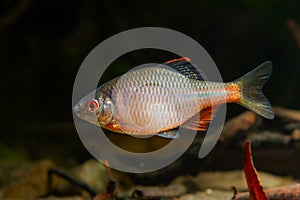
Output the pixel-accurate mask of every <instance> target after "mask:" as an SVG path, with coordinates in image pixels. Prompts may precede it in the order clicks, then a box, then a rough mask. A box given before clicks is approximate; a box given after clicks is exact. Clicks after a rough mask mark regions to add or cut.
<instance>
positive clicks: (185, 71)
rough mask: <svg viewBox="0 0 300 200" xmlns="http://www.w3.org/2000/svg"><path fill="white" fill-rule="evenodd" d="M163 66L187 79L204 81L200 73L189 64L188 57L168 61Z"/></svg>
mask: <svg viewBox="0 0 300 200" xmlns="http://www.w3.org/2000/svg"><path fill="white" fill-rule="evenodd" d="M164 64H165V65H167V66H169V67H171V68H172V69H174V70H176V71H177V72H179V73H181V74H182V75H184V76H186V77H187V78H190V79H197V80H204V78H203V75H202V74H201V71H200V72H199V70H198V69H197V68H196V67H194V66H193V64H192V63H191V59H189V58H188V57H184V58H178V59H174V60H170V61H167V62H165V63H164Z"/></svg>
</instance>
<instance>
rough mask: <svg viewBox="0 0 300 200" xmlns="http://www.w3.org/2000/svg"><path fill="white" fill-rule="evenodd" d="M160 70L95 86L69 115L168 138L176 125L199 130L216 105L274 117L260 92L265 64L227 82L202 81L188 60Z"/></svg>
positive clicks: (140, 70) (267, 73)
mask: <svg viewBox="0 0 300 200" xmlns="http://www.w3.org/2000/svg"><path fill="white" fill-rule="evenodd" d="M165 65H167V66H168V67H161V66H157V67H144V68H138V69H134V70H131V71H129V72H127V73H125V74H123V75H122V76H119V77H117V78H115V79H113V80H111V81H109V82H107V83H105V84H103V85H101V86H100V87H99V88H97V89H96V95H95V96H94V97H90V96H88V95H87V96H86V97H84V98H83V99H82V100H80V101H79V102H78V104H77V105H76V106H75V108H74V112H76V115H77V116H79V117H80V118H82V119H84V120H86V121H89V122H91V123H93V124H95V125H100V126H101V127H103V128H106V129H108V130H111V131H114V132H118V133H126V134H132V135H153V134H158V135H159V136H162V137H168V138H170V137H175V136H174V135H172V134H173V133H174V132H172V131H173V129H176V128H178V127H179V126H181V125H182V126H183V127H184V128H187V129H191V130H205V129H206V128H207V126H208V124H209V122H210V121H211V120H212V119H213V113H212V112H213V110H212V109H211V107H215V106H218V105H220V104H222V103H230V102H235V103H238V104H240V105H242V106H244V107H246V108H248V109H250V110H253V111H254V112H256V113H258V114H260V115H262V116H264V117H266V118H269V119H272V118H274V113H273V111H272V107H271V104H270V102H269V101H268V99H267V98H266V97H265V96H264V94H263V93H262V91H261V90H262V87H263V85H264V84H265V83H266V82H267V80H268V79H269V77H270V75H271V71H272V65H271V62H265V63H263V64H261V65H260V66H258V67H257V68H255V69H254V70H252V71H251V72H249V73H247V74H246V75H244V76H243V77H241V78H239V79H237V80H235V81H232V82H229V83H218V82H210V81H204V80H203V78H202V75H201V73H200V72H198V70H197V69H196V68H195V67H194V66H193V65H192V64H191V62H190V60H189V59H188V58H180V59H176V60H172V61H168V62H166V63H165ZM97 104H98V105H97ZM90 105H93V106H92V107H89V106H90ZM95 114H96V115H95ZM199 114H200V115H199ZM162 132H164V133H165V134H160V133H162ZM169 133H171V134H169Z"/></svg>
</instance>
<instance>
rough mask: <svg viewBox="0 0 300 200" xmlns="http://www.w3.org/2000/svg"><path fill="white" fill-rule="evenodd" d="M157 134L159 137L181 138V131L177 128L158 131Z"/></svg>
mask: <svg viewBox="0 0 300 200" xmlns="http://www.w3.org/2000/svg"><path fill="white" fill-rule="evenodd" d="M156 135H157V136H159V137H163V138H169V139H174V138H176V139H177V138H179V133H178V130H177V129H174V130H170V131H164V132H161V133H158V134H156Z"/></svg>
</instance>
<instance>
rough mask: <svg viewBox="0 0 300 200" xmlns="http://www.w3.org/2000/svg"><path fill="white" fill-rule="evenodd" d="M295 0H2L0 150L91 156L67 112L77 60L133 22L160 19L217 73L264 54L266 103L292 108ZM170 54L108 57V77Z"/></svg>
mask: <svg viewBox="0 0 300 200" xmlns="http://www.w3.org/2000/svg"><path fill="white" fill-rule="evenodd" d="M299 8H300V1H298V0H291V1H282V0H274V1H271V0H268V1H260V0H235V1H218V0H209V1H208V0H205V1H177V0H176V1H166V0H162V1H137V0H136V1H134V0H128V1H122V0H110V1H109V0H107V1H90V0H88V1H50V0H44V1H37V0H20V1H13V0H2V1H1V2H0V47H1V48H0V58H1V64H0V65H1V69H0V85H1V90H0V92H1V101H0V102H1V104H0V105H1V125H0V139H1V140H0V158H1V159H4V160H5V159H15V160H18V161H19V160H32V159H33V160H35V159H43V158H52V159H54V160H58V162H61V163H64V164H65V163H67V164H73V163H76V162H78V161H79V162H80V161H83V160H85V159H87V158H89V157H90V156H89V154H88V153H87V152H86V150H85V149H84V147H83V146H82V144H81V142H80V140H79V138H78V136H77V133H76V131H75V128H74V125H73V120H72V111H71V107H72V104H71V100H72V98H71V96H72V87H73V82H74V79H75V76H76V73H77V70H78V69H79V67H80V65H81V63H82V61H83V59H84V58H85V57H86V56H87V55H88V53H89V52H90V51H91V50H92V49H93V48H94V47H95V46H97V45H98V44H99V43H101V42H102V41H103V40H105V39H107V38H109V37H110V36H113V35H114V34H117V33H119V32H121V31H125V30H128V29H132V28H137V27H145V26H155V27H164V28H169V29H174V30H177V31H180V32H182V33H184V34H186V35H188V36H190V37H192V38H193V39H195V40H196V41H198V42H199V43H200V44H201V45H202V46H203V47H204V48H205V49H206V50H207V51H208V53H209V54H210V55H211V57H212V58H213V60H214V61H215V63H216V64H217V66H218V67H219V70H220V72H221V74H222V76H223V79H224V80H225V81H230V80H233V79H235V78H238V77H240V76H241V75H243V74H245V73H246V72H248V71H250V70H251V69H253V68H254V67H256V66H257V65H259V64H260V63H262V62H264V61H266V60H271V61H272V62H273V67H274V69H273V75H272V77H271V80H270V82H269V84H268V85H267V86H266V87H265V93H266V95H267V96H268V98H269V99H270V101H271V103H272V105H275V106H281V107H287V108H294V109H300V105H299V97H300V90H299V86H300V78H299V75H300V51H299V47H298V46H297V42H296V40H295V37H294V34H296V33H293V32H292V31H290V29H289V28H288V26H287V24H288V21H289V20H294V21H295V22H297V21H298V22H299V23H300V14H299ZM299 34H300V33H299ZM169 57H170V55H169V54H167V53H165V52H162V51H158V50H144V51H143V50H141V51H137V52H132V53H130V54H128V55H125V56H122V58H120V59H119V60H118V61H116V62H115V63H114V64H113V65H114V68H113V70H108V71H107V73H106V76H107V77H106V79H107V80H108V79H110V78H111V77H114V76H117V75H119V74H120V73H122V72H124V71H125V69H128V68H130V67H131V66H135V65H136V64H142V63H147V62H164V61H166V59H169ZM170 58H171V57H170ZM173 58H175V57H172V59H173ZM99 78H100V77H99ZM244 110H245V109H244V108H241V107H238V106H235V105H233V106H229V108H228V111H227V112H228V116H229V117H232V116H234V115H236V114H238V113H240V112H242V111H244ZM59 149H60V150H59ZM72 156H73V157H72ZM69 157H72V158H69ZM74 157H75V158H74Z"/></svg>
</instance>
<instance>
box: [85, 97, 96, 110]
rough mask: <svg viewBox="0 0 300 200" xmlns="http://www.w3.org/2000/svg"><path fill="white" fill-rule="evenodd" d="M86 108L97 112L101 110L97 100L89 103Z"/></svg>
mask: <svg viewBox="0 0 300 200" xmlns="http://www.w3.org/2000/svg"><path fill="white" fill-rule="evenodd" d="M86 106H87V108H88V111H90V112H95V111H96V110H98V108H99V103H98V101H97V100H96V99H93V100H91V101H88V102H87V103H86Z"/></svg>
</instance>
